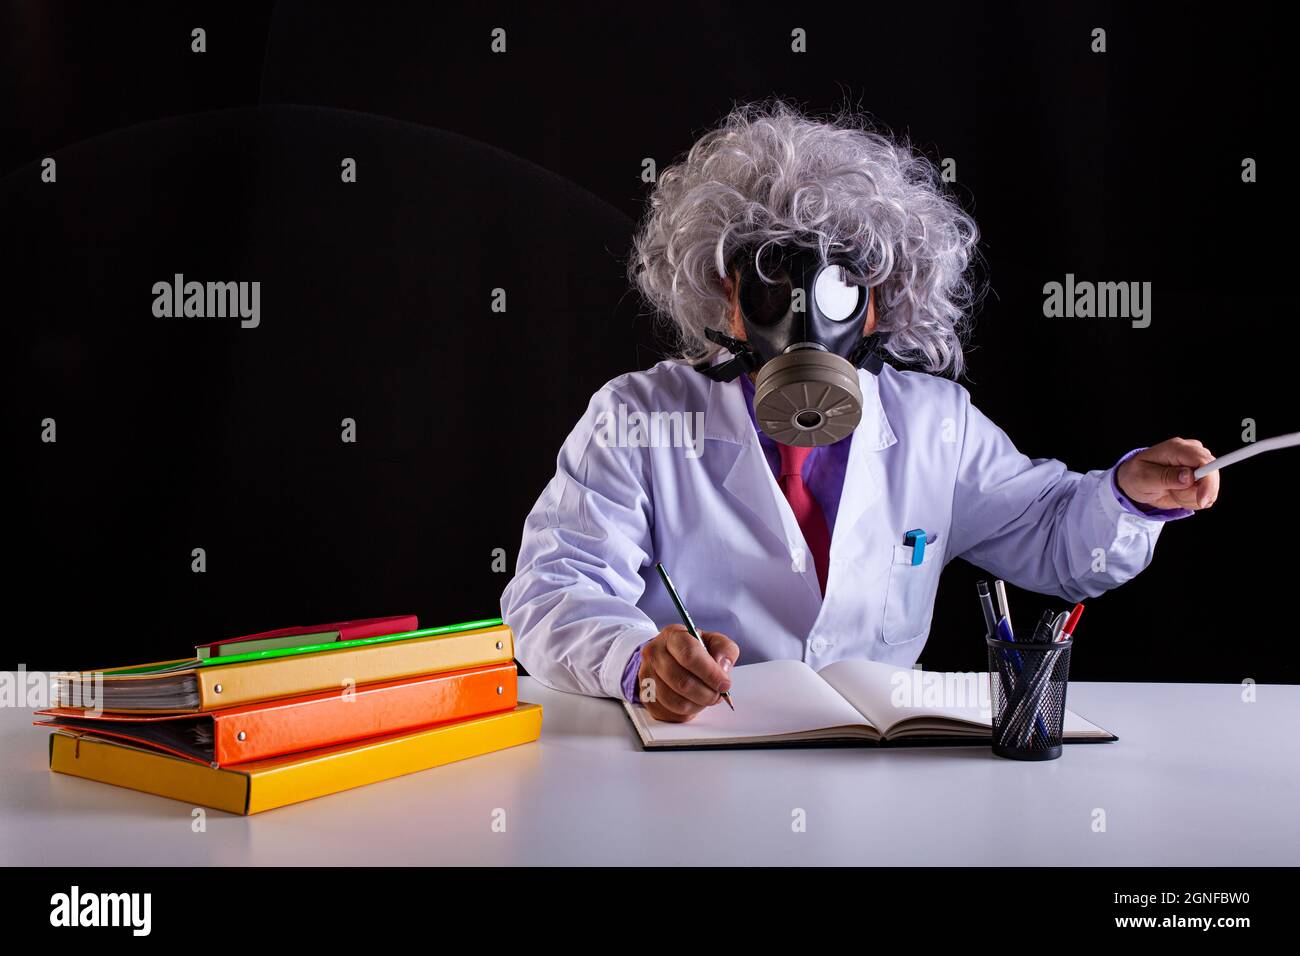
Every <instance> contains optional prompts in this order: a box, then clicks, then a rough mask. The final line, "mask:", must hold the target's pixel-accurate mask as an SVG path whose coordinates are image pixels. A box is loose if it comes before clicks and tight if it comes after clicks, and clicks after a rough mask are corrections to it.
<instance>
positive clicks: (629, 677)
mask: <svg viewBox="0 0 1300 956" xmlns="http://www.w3.org/2000/svg"><path fill="white" fill-rule="evenodd" d="M740 383H741V386H742V387H743V388H744V390H745V405H746V407H747V408H748V409H749V420H750V421H751V422H752V423H753V424H754V429H755V430H756V431H757V432H758V443H759V444H760V445H762V447H763V453H764V454H765V455H766V456H767V463H768V466H769V467H770V468H771V469H772V475H773V477H776V478H778V479H779V478H780V475H781V453H780V451H779V450H778V449H777V443H776V442H775V441H773V440H772V439H771V438H769V437H768V436H767V435H766V434H764V433H763V430H762V429H760V428H759V427H758V420H757V419H756V418H755V417H754V383H753V382H751V381H750V380H749V376H747V375H742V376H741V377H740ZM852 441H853V436H852V435H849V436H848V437H847V438H841V439H840V440H839V441H837V442H835V444H833V445H822V446H820V447H818V448H814V449H813V450H812V454H810V455H809V456H808V458H807V460H806V461H805V462H804V465H803V479H804V481H805V482H806V483H807V485H808V491H809V492H810V493H811V494H812V496H813V498H814V499H816V501H817V504H818V505H820V506H821V509H822V514H823V515H825V516H826V527H827V528H828V529H829V530H830V533H831V537H832V538H833V537H834V536H835V518H836V515H837V514H838V513H839V509H840V495H841V493H842V492H843V491H844V476H845V474H846V473H847V471H848V465H849V445H850V442H852ZM1147 447H1149V446H1146V445H1144V446H1143V447H1141V448H1134V449H1133V450H1132V451H1131V452H1129V453H1128V454H1127V455H1125V456H1124V457H1123V458H1121V459H1120V460H1119V461H1117V462H1116V463H1115V467H1114V469H1113V470H1112V471H1111V476H1110V486H1111V490H1112V491H1114V492H1115V498H1116V499H1117V500H1118V501H1119V503H1120V505H1122V506H1123V508H1124V510H1125V511H1128V512H1129V513H1130V514H1135V515H1139V516H1140V517H1143V518H1150V519H1152V520H1155V521H1171V520H1174V519H1176V518H1186V517H1187V516H1188V515H1190V514H1193V512H1192V511H1191V510H1190V509H1187V508H1151V507H1148V506H1146V505H1143V504H1139V503H1138V502H1136V501H1132V500H1131V499H1130V498H1129V497H1128V496H1127V495H1126V494H1124V492H1122V491H1120V488H1119V484H1118V482H1117V481H1116V476H1117V475H1118V474H1119V466H1120V465H1122V464H1124V462H1126V461H1128V460H1129V459H1130V458H1132V457H1133V456H1134V455H1136V454H1138V453H1139V452H1143V451H1146V450H1147ZM644 646H645V645H644V644H643V645H642V647H644ZM640 671H641V648H640V647H638V648H637V649H636V650H635V651H633V652H632V656H631V658H629V659H628V662H627V666H626V667H624V668H623V682H622V688H623V696H624V697H625V698H627V699H628V700H630V701H632V702H633V703H636V702H637V701H638V700H639V699H640V695H639V693H638V688H637V686H636V679H637V674H638V673H640Z"/></svg>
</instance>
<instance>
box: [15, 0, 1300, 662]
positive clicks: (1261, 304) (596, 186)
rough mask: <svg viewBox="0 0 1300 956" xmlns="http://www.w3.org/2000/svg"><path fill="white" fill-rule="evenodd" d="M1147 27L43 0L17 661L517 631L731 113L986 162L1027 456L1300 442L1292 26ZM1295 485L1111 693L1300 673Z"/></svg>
mask: <svg viewBox="0 0 1300 956" xmlns="http://www.w3.org/2000/svg"><path fill="white" fill-rule="evenodd" d="M1131 6H1135V5H1124V4H1113V5H1112V4H1096V5H1082V4H1081V5H1070V6H1068V7H1062V8H1052V7H1049V5H1046V4H1041V3H1030V2H1024V3H1006V4H997V5H991V6H989V7H988V8H983V7H980V6H978V5H974V4H951V5H935V4H926V5H923V6H922V5H888V6H886V5H878V4H834V5H823V6H820V7H818V6H816V5H810V6H806V7H805V6H803V5H800V6H798V7H793V6H791V5H788V4H787V5H773V6H771V7H764V6H762V5H758V4H753V3H721V4H685V5H680V6H675V5H671V4H670V5H659V4H656V5H640V4H638V5H618V6H613V5H611V6H610V7H609V8H608V9H606V8H604V7H598V6H594V5H593V6H590V7H585V6H572V7H565V6H557V7H554V8H546V9H542V8H541V5H536V6H535V7H534V6H529V7H525V6H522V5H521V6H519V7H515V6H509V5H499V4H493V3H486V2H484V3H474V4H467V5H464V6H463V7H462V8H459V9H453V8H450V7H444V6H442V5H439V6H438V7H437V8H435V7H434V6H433V5H419V6H415V5H412V6H410V7H407V6H400V5H393V6H387V5H383V4H362V5H352V4H349V5H347V6H342V7H339V8H337V9H334V8H332V7H331V6H330V5H328V4H318V3H306V2H280V3H276V4H274V5H268V4H252V3H248V4H244V3H220V4H216V3H214V4H190V5H180V4H131V5H129V6H128V5H121V6H119V5H104V4H91V3H86V4H71V3H62V2H48V0H43V2H35V0H33V2H28V3H21V2H20V3H12V4H10V5H9V6H8V7H7V8H6V11H5V17H6V22H5V23H4V29H3V30H0V47H2V48H3V50H4V66H5V77H6V86H7V91H6V95H7V96H9V97H11V98H12V104H11V105H10V106H9V107H6V110H5V111H6V114H7V118H12V119H14V120H15V121H14V122H8V121H6V122H5V124H4V126H5V128H6V129H9V130H10V131H11V132H12V134H13V135H9V136H6V138H5V140H3V141H2V142H0V150H2V152H0V177H3V178H0V223H2V224H3V229H2V230H0V233H2V234H3V238H2V239H0V243H2V244H3V245H2V246H0V262H3V269H4V274H3V277H4V296H3V300H0V301H3V303H4V306H3V308H4V317H5V321H4V323H3V330H4V331H3V334H4V340H5V347H4V352H3V355H4V363H5V430H6V434H5V436H4V439H5V447H6V448H7V449H9V450H10V451H11V455H10V456H8V462H7V467H6V471H7V473H8V476H9V479H10V484H11V488H10V490H9V491H8V493H7V495H6V502H7V505H8V507H7V508H6V521H5V538H6V544H7V549H6V550H7V553H8V556H9V558H10V561H9V562H8V564H9V566H8V568H7V570H5V572H4V580H5V582H6V588H5V592H6V595H7V600H6V608H5V617H6V625H7V626H6V628H5V635H6V641H5V650H4V652H3V653H2V654H0V666H4V667H11V666H15V665H16V664H18V663H23V664H26V665H27V666H28V667H30V668H64V667H91V666H102V665H109V664H119V663H128V662H132V661H136V660H152V659H158V658H163V657H174V656H178V655H181V654H184V653H186V652H187V650H188V648H189V647H190V646H191V645H193V644H194V643H196V642H202V641H208V640H214V639H219V638H222V637H228V636H231V635H234V634H240V633H246V632H250V631H254V630H262V629H267V628H272V627H278V626H285V625H288V624H296V623H304V624H305V623H316V622H320V621H325V620H334V619H339V618H348V617H361V616H370V615H378V614H393V613H417V614H419V615H420V617H421V620H422V623H426V624H435V623H447V622H451V621H459V620H465V619H469V618H476V617H483V616H493V615H496V614H497V613H498V603H497V600H498V597H499V595H500V592H501V590H502V588H503V587H504V586H505V584H506V581H507V579H508V574H502V573H495V572H494V571H493V570H492V557H493V554H492V552H493V549H495V548H504V549H505V550H506V552H507V555H508V563H509V565H510V567H511V569H513V561H514V557H515V555H516V553H517V549H518V543H519V534H520V529H521V527H522V522H523V518H524V515H525V514H526V513H527V510H528V508H529V507H530V506H531V504H532V502H533V501H534V500H535V498H536V496H537V494H538V493H539V492H540V490H541V489H542V487H543V485H544V483H545V482H546V480H547V479H548V478H549V476H550V475H551V474H552V472H553V468H554V460H555V453H556V451H557V449H558V447H559V444H560V442H561V441H562V439H563V438H564V436H565V434H567V431H568V429H569V428H570V427H571V426H572V424H573V422H574V421H575V420H576V419H577V417H578V416H579V414H580V413H581V412H582V410H583V408H584V407H585V404H586V401H587V398H588V397H589V396H590V394H591V393H592V392H593V391H594V390H595V389H597V388H598V387H599V386H600V385H601V384H602V383H604V382H605V381H607V380H608V379H610V378H612V377H614V376H615V375H617V374H619V373H620V372H622V371H626V370H628V369H630V368H634V367H645V366H647V365H649V364H652V363H653V362H654V361H655V359H656V355H655V347H656V341H657V339H656V335H655V330H654V327H653V323H652V322H651V321H650V320H649V318H648V317H647V316H646V315H645V314H644V310H643V307H642V305H641V303H640V302H639V301H638V299H637V297H636V295H635V294H634V293H633V292H631V291H630V290H629V288H628V285H627V282H626V280H625V277H624V274H623V270H624V265H625V257H626V254H627V249H628V243H629V240H630V236H631V232H632V229H633V224H634V221H635V219H636V218H637V217H638V216H639V215H640V214H641V207H642V203H643V201H644V197H645V195H646V192H647V189H648V187H647V186H646V185H645V184H643V183H642V182H641V181H640V178H639V177H640V172H641V163H642V160H643V159H644V158H645V157H653V158H654V159H655V161H656V163H657V165H658V168H659V169H663V168H664V166H665V165H667V163H669V162H670V161H671V160H672V159H673V158H674V157H676V156H677V155H678V154H679V153H681V152H682V151H683V150H685V149H686V148H687V147H689V145H690V144H691V143H692V142H693V141H694V139H695V138H696V137H697V136H698V135H699V134H700V133H701V132H703V131H704V130H706V129H708V128H709V127H711V126H712V125H713V124H715V123H716V122H717V121H718V120H719V119H720V117H721V116H722V115H723V114H725V112H726V111H727V110H728V109H729V108H730V106H731V105H732V103H733V102H735V101H748V100H752V99H758V98H763V97H767V96H771V95H782V96H784V97H787V98H789V99H791V100H793V101H795V102H796V103H798V104H800V105H802V106H804V107H805V108H808V109H810V110H812V111H825V110H831V109H834V108H836V107H838V106H841V105H844V104H846V103H847V104H850V105H853V106H857V107H859V108H862V109H865V110H868V111H869V112H871V113H872V114H873V115H874V116H875V117H876V119H877V121H878V122H880V123H881V124H883V125H885V126H886V127H888V128H891V129H892V130H893V131H894V132H895V133H897V134H900V135H904V136H907V137H909V138H910V139H911V141H912V142H913V143H914V144H915V145H916V146H917V147H918V148H920V149H922V150H923V151H925V152H926V153H927V154H928V155H929V156H930V157H931V158H932V159H935V160H936V161H937V160H939V159H941V158H943V157H952V158H954V159H955V160H956V162H957V176H958V184H957V189H958V195H959V197H960V199H961V201H962V202H963V204H964V205H965V206H966V208H967V210H968V211H969V212H971V213H972V214H973V215H974V216H975V218H976V220H977V221H978V223H979V225H980V227H981V230H982V233H983V236H984V240H983V244H982V252H983V257H984V267H983V270H984V275H985V276H986V277H987V279H988V281H989V294H988V296H987V297H986V299H985V301H984V303H983V305H982V307H981V309H980V312H979V314H978V317H977V321H976V326H975V330H974V335H973V339H972V347H971V349H970V351H969V352H968V359H969V370H968V373H967V376H966V377H965V379H964V380H963V382H964V384H965V385H966V386H967V387H968V388H969V389H970V391H971V393H972V396H973V398H974V400H975V402H976V403H977V404H978V405H979V406H980V407H981V408H982V409H983V410H984V411H985V412H987V413H988V414H989V415H990V417H992V418H993V420H994V421H996V422H998V423H999V424H1000V425H1001V426H1002V427H1003V428H1005V429H1006V430H1007V432H1008V433H1009V434H1010V435H1011V437H1012V438H1013V439H1014V440H1015V441H1016V443H1017V444H1018V446H1019V447H1020V448H1021V450H1022V451H1024V452H1026V453H1027V454H1030V455H1033V456H1051V457H1057V458H1060V459H1062V460H1064V461H1065V462H1066V463H1067V464H1068V465H1070V467H1072V468H1074V469H1076V470H1089V469H1092V468H1105V467H1108V466H1109V465H1111V464H1112V463H1113V462H1114V461H1115V460H1116V459H1117V458H1118V457H1119V456H1120V455H1121V454H1122V453H1124V452H1126V451H1128V450H1129V449H1131V448H1134V447H1137V446H1139V445H1143V444H1153V443H1155V442H1158V441H1160V440H1162V439H1164V438H1167V437H1171V436H1174V435H1182V436H1186V437H1196V438H1200V439H1202V440H1203V441H1205V442H1206V444H1207V445H1209V447H1210V448H1211V449H1212V450H1214V451H1215V452H1217V453H1220V454H1222V453H1224V452H1226V451H1228V450H1231V449H1232V448H1235V447H1237V446H1238V445H1239V444H1241V431H1242V420H1243V419H1246V418H1250V419H1254V420H1255V421H1256V422H1257V427H1258V432H1259V436H1260V437H1267V436H1269V435H1273V434H1278V433H1282V432H1288V431H1294V430H1296V429H1298V428H1300V409H1298V408H1297V404H1298V403H1297V402H1296V399H1295V397H1294V389H1293V387H1292V384H1293V383H1292V381H1291V378H1292V376H1293V374H1294V373H1293V372H1292V371H1291V370H1290V366H1291V364H1292V363H1293V362H1294V361H1295V358H1294V357H1295V355H1296V352H1297V345H1300V333H1297V331H1296V320H1295V318H1294V313H1293V310H1292V309H1291V308H1289V307H1287V306H1288V305H1289V303H1286V302H1284V296H1285V295H1286V294H1287V293H1288V292H1289V289H1288V288H1287V283H1288V282H1289V281H1290V279H1291V267H1290V263H1289V262H1288V261H1286V259H1285V258H1284V257H1287V256H1288V255H1289V253H1290V251H1291V244H1290V242H1289V241H1288V240H1289V238H1290V232H1291V231H1292V229H1291V228H1290V224H1291V223H1292V222H1294V215H1293V212H1292V208H1291V203H1290V196H1289V195H1288V193H1289V190H1287V179H1286V177H1287V168H1286V165H1285V164H1286V158H1287V157H1286V154H1284V153H1282V152H1281V150H1280V149H1278V143H1279V137H1280V136H1281V131H1284V130H1285V128H1286V126H1287V124H1288V122H1289V121H1286V120H1284V116H1285V115H1287V114H1288V113H1289V102H1287V101H1286V100H1284V98H1283V94H1282V92H1281V83H1282V69H1283V64H1284V63H1285V62H1286V61H1285V59H1284V57H1287V56H1289V55H1290V54H1289V52H1288V51H1287V50H1286V49H1285V47H1284V43H1285V42H1286V40H1285V38H1286V36H1287V34H1286V33H1285V31H1284V30H1283V29H1282V25H1281V24H1280V23H1279V22H1276V21H1275V19H1274V15H1273V14H1271V13H1269V12H1268V11H1260V10H1256V9H1254V8H1250V9H1243V10H1241V11H1240V12H1234V15H1233V16H1232V17H1231V18H1229V17H1228V15H1227V14H1224V13H1223V12H1222V11H1221V10H1220V11H1219V13H1218V14H1217V15H1216V16H1214V17H1213V18H1210V17H1205V16H1203V15H1201V14H1198V13H1197V12H1195V11H1193V10H1190V9H1188V8H1187V7H1186V6H1183V5H1177V6H1175V5H1170V6H1168V7H1167V8H1160V7H1154V6H1153V7H1147V5H1143V6H1144V7H1145V8H1146V9H1144V10H1142V11H1135V10H1133V9H1131ZM194 27H203V28H204V29H206V31H207V52H206V53H203V54H196V53H192V52H191V51H190V42H191V39H190V30H191V29H192V28H194ZM494 27H503V28H504V29H506V31H507V37H508V52H507V53H506V54H505V55H493V54H492V53H491V52H490V50H489V39H490V36H489V34H490V31H491V30H492V28H494ZM795 27H803V28H804V29H806V30H807V33H808V37H809V52H808V53H807V54H804V55H796V54H793V53H791V52H790V49H789V43H790V40H789V37H790V31H791V29H793V28H795ZM1094 27H1104V28H1105V29H1106V30H1107V34H1108V51H1107V52H1106V53H1104V54H1093V53H1091V52H1090V50H1089V46H1090V40H1091V37H1090V32H1091V30H1092V29H1093V28H1094ZM45 156H53V157H54V158H55V159H56V160H57V161H58V182H57V184H54V185H50V184H42V183H41V182H40V181H39V172H40V167H39V162H40V160H41V158H43V157H45ZM344 156H350V157H354V158H356V160H357V162H358V182H357V183H356V184H355V185H344V184H342V183H341V182H340V180H339V169H340V166H339V164H340V161H341V159H342V157H344ZM1247 156H1250V157H1255V158H1256V159H1257V160H1258V161H1259V166H1260V181H1259V182H1258V183H1255V184H1249V185H1248V184H1243V183H1242V182H1241V175H1240V167H1241V161H1242V159H1243V157H1247ZM178 272H179V273H184V274H185V275H186V277H187V279H197V280H200V281H207V280H221V281H225V280H233V279H242V280H257V281H260V282H261V283H262V324H261V327H260V328H257V329H252V330H244V329H240V328H239V326H238V323H237V322H236V321H234V320H178V319H171V320H169V319H156V318H154V317H153V315H152V312H151V307H152V302H153V296H152V293H151V291H150V290H151V287H152V285H153V283H154V282H157V281H169V280H170V279H171V277H172V275H173V274H174V273H178ZM1067 272H1072V273H1074V274H1075V275H1076V276H1078V277H1079V278H1080V279H1090V280H1095V281H1150V282H1152V283H1153V286H1154V290H1153V322H1152V325H1151V327H1150V328H1147V329H1133V328H1131V327H1130V325H1129V323H1128V322H1127V321H1124V320H1114V319H1112V320H1100V319H1094V320H1050V319H1045V318H1043V316H1042V287H1043V284H1044V283H1045V282H1048V281H1052V280H1056V281H1060V280H1061V279H1063V277H1064V275H1065V274H1066V273H1067ZM497 287H501V288H504V289H506V291H507V295H508V305H509V310H508V312H507V313H506V314H504V315H501V314H495V313H493V312H491V311H490V309H489V301H490V295H491V290H492V289H494V288H497ZM46 417H51V418H54V419H55V420H56V421H57V427H58V442H57V443H56V444H44V443H42V442H41V441H40V431H41V426H40V423H41V420H42V419H44V418H46ZM344 417H351V418H354V419H355V420H356V421H357V427H358V438H359V440H358V442H357V443H356V444H354V445H352V444H343V443H342V442H340V440H339V434H340V420H341V419H342V418H344ZM1298 466H1300V460H1298V459H1297V457H1296V456H1295V454H1294V453H1291V452H1285V453H1282V454H1281V455H1278V456H1274V457H1271V458H1262V459H1259V460H1258V461H1257V462H1253V463H1251V464H1247V465H1242V466H1240V467H1237V468H1233V469H1230V470H1229V471H1228V472H1226V473H1225V480H1224V487H1223V494H1222V498H1221V500H1220V502H1219V503H1218V504H1217V505H1216V506H1215V508H1214V509H1213V510H1212V511H1211V512H1209V513H1206V514H1201V515H1197V516H1196V517H1194V518H1191V519H1188V520H1186V521H1182V522H1178V523H1175V524H1173V525H1171V526H1169V527H1168V528H1166V530H1165V532H1164V534H1163V536H1162V537H1161V540H1160V545H1159V548H1158V554H1157V557H1156V560H1155V563H1154V565H1153V566H1152V568H1150V569H1149V570H1148V571H1147V572H1145V573H1144V574H1142V575H1141V576H1140V577H1139V578H1138V579H1136V580H1135V581H1133V582H1131V583H1130V584H1128V585H1126V586H1125V587H1123V588H1120V589H1118V590H1116V591H1114V592H1112V593H1110V594H1108V595H1105V596H1104V597H1102V598H1099V599H1096V600H1094V601H1092V602H1090V604H1089V613H1088V615H1087V617H1086V618H1085V622H1084V625H1083V627H1082V628H1081V631H1080V638H1081V639H1080V642H1079V646H1078V647H1077V648H1076V653H1075V656H1074V662H1073V667H1074V672H1073V676H1074V677H1076V678H1078V679H1108V680H1202V681H1204V680H1222V681H1239V680H1242V679H1244V678H1253V679H1255V680H1257V681H1291V682H1293V681H1295V680H1296V679H1297V676H1298V675H1300V670H1298V668H1297V665H1296V659H1297V655H1296V653H1295V651H1294V649H1293V648H1294V638H1295V637H1296V634H1295V630H1296V629H1295V627H1294V625H1293V624H1290V623H1288V622H1287V613H1286V606H1285V603H1284V602H1286V601H1289V600H1290V598H1291V594H1290V592H1289V590H1287V588H1286V585H1288V584H1289V583H1290V582H1291V581H1292V580H1293V579H1294V572H1295V566H1296V562H1295V559H1294V551H1293V544H1292V542H1293V541H1294V539H1295V537H1296V532H1297V530H1298V529H1297V518H1296V516H1295V512H1294V510H1292V508H1291V507H1290V502H1291V500H1292V498H1293V497H1294V491H1293V484H1294V482H1293V480H1292V477H1291V476H1293V475H1294V474H1295V472H1296V469H1297V467H1298ZM196 547H202V548H204V549H206V553H207V562H208V570H207V572H206V573H203V574H195V573H192V572H191V570H190V563H191V549H193V548H196ZM976 576H977V572H976V571H975V569H973V568H971V567H969V566H968V565H965V564H964V563H962V562H954V563H953V564H952V565H951V566H950V567H949V569H948V571H947V573H946V574H945V578H944V583H943V585H942V587H941V589H940V592H939V598H938V604H937V609H936V614H935V620H934V626H933V629H932V634H931V637H930V640H929V643H928V645H927V646H926V648H925V651H924V653H923V655H922V661H923V663H925V665H926V666H927V667H935V668H944V669H982V668H983V667H984V660H985V659H984V648H983V644H982V641H981V640H980V631H981V622H980V618H979V613H978V609H977V606H976V603H975V601H974V598H973V581H974V580H975V578H976ZM1278 583H1281V585H1282V588H1281V590H1279V589H1278V587H1277V585H1278ZM1040 604H1041V602H1040V601H1039V599H1037V598H1033V597H1030V596H1021V597H1020V598H1019V599H1018V606H1019V607H1021V608H1024V610H1023V611H1022V612H1021V615H1018V616H1022V615H1025V616H1027V615H1028V614H1030V613H1033V612H1036V610H1037V608H1038V606H1040ZM701 623H703V624H705V625H707V622H701ZM1085 642H1086V643H1085Z"/></svg>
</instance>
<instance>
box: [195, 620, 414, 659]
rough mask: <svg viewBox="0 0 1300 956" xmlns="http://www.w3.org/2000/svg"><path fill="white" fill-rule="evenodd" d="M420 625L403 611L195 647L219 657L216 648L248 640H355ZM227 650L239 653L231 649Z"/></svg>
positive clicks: (197, 652)
mask: <svg viewBox="0 0 1300 956" xmlns="http://www.w3.org/2000/svg"><path fill="white" fill-rule="evenodd" d="M419 627H420V622H419V619H418V618H416V616H415V615H414V614H399V615H396V616H394V617H366V618H360V619H358V620H355V621H336V622H334V623H332V624H315V625H309V626H307V627H282V628H280V629H279V630H276V631H261V632H260V633H257V634H245V635H243V636H242V637H230V638H227V639H226V640H224V641H213V642H212V643H210V644H199V645H197V646H196V647H195V648H194V654H195V656H197V657H216V656H218V655H216V654H214V653H212V649H213V648H215V647H228V646H229V645H231V644H240V643H243V642H246V641H265V640H271V639H274V638H279V637H294V636H297V635H303V634H320V635H322V637H321V640H320V643H322V644H327V643H330V642H331V641H353V640H358V639H360V638H363V637H383V636H384V635H385V634H401V633H402V632H403V631H414V630H418V629H419ZM227 653H238V650H230V651H228V652H227Z"/></svg>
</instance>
